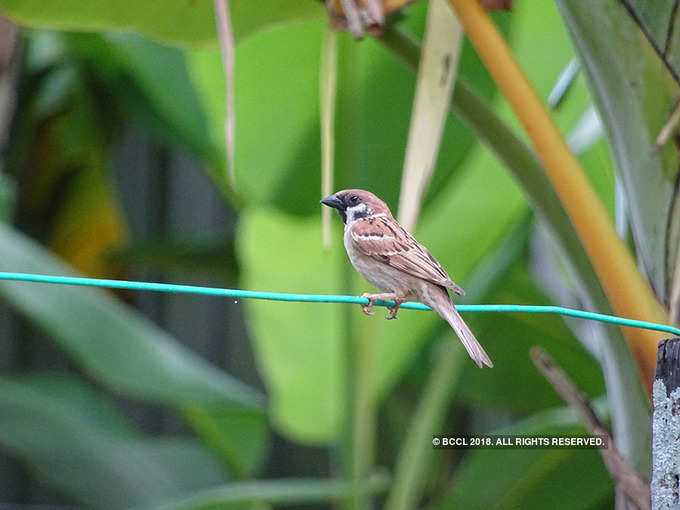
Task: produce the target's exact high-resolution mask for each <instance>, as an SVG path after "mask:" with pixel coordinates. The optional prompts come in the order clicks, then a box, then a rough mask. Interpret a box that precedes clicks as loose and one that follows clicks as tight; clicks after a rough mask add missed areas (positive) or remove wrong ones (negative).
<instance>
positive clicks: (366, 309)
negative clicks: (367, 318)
mask: <svg viewBox="0 0 680 510" xmlns="http://www.w3.org/2000/svg"><path fill="white" fill-rule="evenodd" d="M361 297H365V298H366V299H368V304H367V305H362V306H361V311H362V312H364V313H365V314H366V315H373V303H375V298H374V297H372V296H371V295H370V294H363V295H362V296H361Z"/></svg>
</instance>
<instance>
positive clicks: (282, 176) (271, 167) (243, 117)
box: [187, 23, 323, 213]
mask: <svg viewBox="0 0 680 510" xmlns="http://www.w3.org/2000/svg"><path fill="white" fill-rule="evenodd" d="M322 30H323V24H322V23H308V24H303V25H299V26H295V27H287V28H281V29H278V30H271V31H268V32H266V33H263V34H261V35H260V36H259V37H256V38H253V39H250V40H248V41H245V42H244V43H242V44H240V45H238V46H237V47H236V69H235V73H236V74H235V88H236V137H235V143H236V148H235V157H236V160H235V167H236V168H235V169H236V182H237V190H238V192H239V193H240V194H241V195H242V196H243V197H244V198H245V199H246V201H247V202H249V203H253V204H259V205H264V204H267V205H271V204H277V205H282V206H283V207H285V208H288V209H289V210H291V211H293V212H305V213H310V212H312V211H314V210H317V208H318V195H319V173H320V172H319V168H320V164H321V160H320V141H319V140H320V138H319V105H318V103H319V83H318V82H319V59H320V46H321V40H322V33H323V32H322ZM187 58H188V61H187V63H188V67H189V71H190V73H191V76H192V78H193V81H194V84H195V87H196V90H197V92H198V94H199V97H200V99H201V101H202V105H203V109H204V110H205V112H206V114H207V116H208V120H209V126H210V134H211V137H212V142H213V143H214V144H215V146H217V147H219V148H220V151H221V154H224V153H225V149H224V112H225V106H224V100H225V98H224V88H225V85H224V72H223V70H222V60H221V56H220V53H219V51H218V50H217V49H212V50H202V51H195V52H191V53H189V54H188V56H187ZM222 161H224V156H223V157H222ZM222 175H223V177H222V178H223V180H226V174H224V173H223V174H222ZM308 197H314V198H315V200H313V203H310V201H309V198H308Z"/></svg>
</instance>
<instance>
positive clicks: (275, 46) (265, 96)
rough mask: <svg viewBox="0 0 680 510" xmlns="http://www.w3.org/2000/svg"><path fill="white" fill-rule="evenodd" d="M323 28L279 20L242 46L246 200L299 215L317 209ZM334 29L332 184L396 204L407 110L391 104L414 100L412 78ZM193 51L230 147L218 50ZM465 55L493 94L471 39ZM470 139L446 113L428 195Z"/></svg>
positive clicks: (239, 107) (192, 61)
mask: <svg viewBox="0 0 680 510" xmlns="http://www.w3.org/2000/svg"><path fill="white" fill-rule="evenodd" d="M509 25H510V23H509V19H508V18H505V19H503V20H502V26H503V27H504V29H506V30H507V29H508V28H509ZM323 29H324V25H323V23H308V24H305V25H299V26H295V27H283V28H281V29H278V30H272V31H269V32H267V33H264V34H260V36H258V37H257V38H253V39H251V40H248V41H246V42H244V43H242V44H240V45H238V46H237V48H236V62H237V65H236V77H235V79H236V85H235V88H236V175H237V189H238V191H239V193H240V194H241V195H242V196H243V198H244V199H245V201H246V202H247V203H250V204H258V205H265V204H266V205H267V206H269V207H271V206H272V205H275V206H276V207H278V208H280V209H282V210H284V211H286V212H289V213H294V214H313V213H315V212H316V211H317V210H318V207H319V206H318V196H319V177H320V165H321V161H320V154H321V146H320V136H319V130H320V125H319V72H320V71H319V62H320V47H321V41H322V36H323ZM338 37H339V48H340V59H339V69H338V92H337V106H336V112H337V113H336V138H337V142H336V147H337V151H336V152H337V154H336V158H335V159H336V166H335V176H334V178H335V182H336V186H337V187H365V188H370V189H372V190H373V191H374V192H375V193H377V194H378V195H380V196H381V197H382V198H384V199H386V200H388V201H389V202H390V203H392V204H394V205H395V207H396V203H397V199H398V197H399V182H400V179H401V167H402V162H403V157H404V147H405V144H406V138H407V134H408V125H409V109H408V108H396V107H395V105H409V104H411V102H412V97H413V91H414V86H415V79H414V76H413V75H412V74H410V73H409V72H408V71H407V70H405V69H404V68H403V66H401V65H400V63H399V62H398V61H397V60H396V59H394V57H392V56H391V55H389V54H388V53H386V52H385V50H384V49H383V48H381V47H380V45H379V44H377V43H376V41H374V40H373V39H367V40H364V41H362V42H361V43H360V44H357V43H356V42H355V41H353V40H351V38H350V37H349V36H348V35H347V34H344V33H343V34H339V35H338ZM188 59H189V60H188V65H189V69H190V72H191V74H192V77H193V80H194V83H195V86H196V90H197V91H198V93H199V96H200V97H201V100H202V103H203V107H204V110H205V111H206V113H207V115H208V117H209V122H210V131H211V134H212V140H213V143H214V144H215V145H216V146H218V147H220V148H221V149H220V150H221V152H222V153H224V87H225V85H224V76H223V71H222V61H221V57H220V54H219V52H218V51H217V50H203V51H196V52H192V53H191V54H190V56H189V57H188ZM461 62H462V64H461V70H460V73H461V74H462V75H463V76H465V77H466V78H467V79H469V80H470V81H471V82H472V83H474V84H475V85H477V86H478V87H479V89H480V91H481V92H482V93H483V94H484V95H485V97H491V96H492V95H493V93H494V91H495V89H494V87H493V86H492V85H491V81H490V78H489V77H488V75H487V74H486V73H485V71H484V70H483V69H482V66H481V64H480V63H479V61H478V59H477V57H476V56H475V54H474V52H473V51H472V50H471V48H470V47H468V45H465V48H464V50H463V54H462V56H461ZM473 144H474V138H473V136H472V134H471V133H470V131H469V130H468V129H467V128H465V127H464V126H463V125H462V124H461V123H460V121H458V120H456V119H455V117H453V116H452V115H448V118H447V123H446V128H445V131H444V135H443V142H442V148H441V153H440V157H439V160H438V163H437V167H436V171H435V175H434V177H433V186H432V190H431V192H429V193H428V201H431V200H432V198H433V197H434V196H436V195H437V193H438V192H439V191H440V190H441V189H442V188H443V186H444V183H445V182H446V180H447V179H448V177H449V176H450V175H452V174H453V173H454V172H455V171H456V169H457V165H458V163H460V162H461V161H463V160H464V158H465V157H466V155H467V154H468V152H469V149H470V147H471V146H472V145H473ZM376 148H379V150H377V149H376ZM223 159H224V158H222V160H223ZM222 175H223V174H222ZM222 179H224V177H222ZM395 212H396V211H395Z"/></svg>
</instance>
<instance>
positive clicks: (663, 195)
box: [557, 0, 680, 301]
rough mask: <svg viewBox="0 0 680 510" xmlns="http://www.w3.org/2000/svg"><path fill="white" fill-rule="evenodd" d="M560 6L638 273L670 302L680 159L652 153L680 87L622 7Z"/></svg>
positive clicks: (670, 151) (608, 0)
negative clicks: (600, 130) (601, 130)
mask: <svg viewBox="0 0 680 510" xmlns="http://www.w3.org/2000/svg"><path fill="white" fill-rule="evenodd" d="M557 4H558V6H559V7H560V9H561V12H562V15H563V16H564V19H565V22H566V24H567V26H568V28H569V30H570V33H571V35H572V38H573V40H574V43H575V45H576V47H577V49H578V51H579V53H580V55H581V60H582V62H583V65H584V69H585V70H586V73H587V75H588V78H589V83H590V85H591V88H592V91H593V96H594V99H595V102H596V104H597V105H598V108H599V110H600V114H601V117H602V121H603V123H604V125H605V129H606V131H607V134H608V138H609V142H610V145H611V148H612V153H613V155H614V159H615V161H616V164H617V169H618V172H619V173H620V175H621V177H622V181H623V184H624V189H625V191H626V196H627V199H628V204H629V207H630V217H631V226H632V230H633V233H634V236H635V240H636V245H637V251H638V255H639V257H640V259H641V261H642V263H643V264H642V266H643V270H644V272H645V273H646V274H647V276H648V278H649V280H650V282H651V284H652V286H653V288H654V291H655V292H656V294H657V296H658V297H659V298H660V299H661V300H662V301H664V300H665V301H667V300H668V299H669V296H670V288H669V285H668V282H669V280H670V278H672V274H673V271H674V262H675V260H676V254H677V239H678V236H679V235H680V215H679V214H678V208H677V207H675V208H674V207H673V203H674V200H675V193H674V186H675V179H676V175H677V171H678V168H679V165H680V157H678V151H677V148H676V147H675V145H674V144H672V143H669V144H667V145H666V146H665V147H662V148H661V149H660V150H659V151H658V152H656V151H653V150H652V147H653V143H654V140H655V139H656V137H657V135H658V134H659V131H660V130H661V127H662V126H663V125H664V122H665V121H666V119H667V118H668V116H669V115H670V112H671V110H672V108H673V105H674V102H675V101H676V100H677V98H678V96H679V95H680V84H678V82H677V81H676V80H677V78H675V77H674V76H673V75H672V73H671V72H670V71H669V69H668V68H667V67H666V66H665V65H664V62H663V61H662V59H661V58H660V56H659V55H658V53H657V52H656V50H655V49H654V47H653V46H652V44H651V42H650V40H649V39H648V38H647V37H646V35H645V33H644V32H643V31H642V30H641V29H640V27H639V26H638V25H637V24H636V20H635V19H633V18H632V17H631V13H630V12H629V11H628V10H627V9H626V8H625V6H624V5H623V4H622V3H621V2H617V1H616V0H598V1H596V2H590V3H589V4H588V5H587V6H586V5H584V4H582V3H580V2H574V1H571V0H560V1H558V2H557ZM661 4H663V2H659V6H661ZM653 11H654V9H648V10H647V11H646V12H648V13H649V15H650V16H652V18H654V19H657V17H658V16H662V14H661V13H660V12H656V13H655V12H653ZM652 18H650V19H652ZM658 19H662V18H658Z"/></svg>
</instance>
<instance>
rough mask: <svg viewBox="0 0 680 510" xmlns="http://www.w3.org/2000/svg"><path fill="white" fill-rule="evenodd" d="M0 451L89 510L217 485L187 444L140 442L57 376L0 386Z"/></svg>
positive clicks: (96, 399) (87, 393) (89, 395)
mask: <svg viewBox="0 0 680 510" xmlns="http://www.w3.org/2000/svg"><path fill="white" fill-rule="evenodd" d="M0 448H2V449H3V450H5V451H8V452H10V453H11V454H12V455H14V456H16V457H18V458H19V459H21V460H22V461H24V462H26V463H27V464H28V465H29V466H30V468H31V469H32V470H33V471H34V472H35V473H36V475H37V476H38V477H39V478H40V479H42V480H45V481H46V482H47V483H48V484H49V485H51V486H52V487H54V488H55V489H57V490H59V491H60V492H63V493H66V494H67V496H68V497H69V498H70V499H73V500H74V501H75V502H78V503H80V504H82V505H86V506H88V507H92V508H127V507H130V506H137V505H153V504H160V503H163V502H166V501H170V500H174V499H177V498H179V497H181V496H186V495H187V494H189V493H191V492H193V491H196V490H199V489H203V488H206V487H210V486H213V485H216V484H220V483H224V481H225V477H224V475H223V473H222V471H221V469H220V466H219V464H218V462H217V461H216V459H215V458H213V457H212V456H210V455H209V454H208V452H207V451H206V450H205V449H204V448H202V447H200V446H199V445H198V444H197V443H196V442H195V441H191V440H188V439H180V438H155V439H151V438H147V437H144V436H142V435H141V434H140V433H138V432H136V431H135V430H134V429H132V428H131V427H130V426H129V425H128V424H127V423H126V421H125V420H124V419H123V417H122V416H121V415H120V414H119V413H118V412H117V410H116V409H115V408H114V407H113V405H112V404H111V403H109V402H108V401H107V400H106V399H104V398H103V396H102V395H100V394H97V393H95V392H94V391H93V390H91V389H89V388H88V387H86V386H84V385H83V384H82V383H80V382H78V381H77V380H75V379H72V378H68V377H67V376H64V375H44V374H43V375H31V376H24V377H21V378H16V379H9V378H2V379H0Z"/></svg>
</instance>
